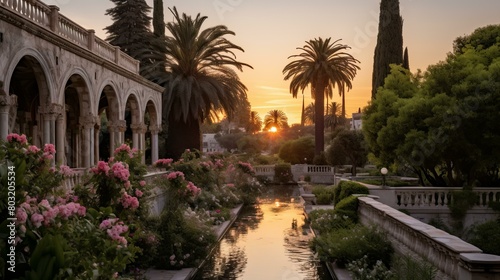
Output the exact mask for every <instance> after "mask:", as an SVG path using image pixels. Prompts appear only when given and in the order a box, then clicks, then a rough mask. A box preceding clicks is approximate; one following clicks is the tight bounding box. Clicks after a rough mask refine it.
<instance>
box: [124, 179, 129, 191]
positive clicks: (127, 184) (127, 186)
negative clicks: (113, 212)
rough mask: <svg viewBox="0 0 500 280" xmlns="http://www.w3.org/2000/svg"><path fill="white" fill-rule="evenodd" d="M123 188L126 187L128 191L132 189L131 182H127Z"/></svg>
mask: <svg viewBox="0 0 500 280" xmlns="http://www.w3.org/2000/svg"><path fill="white" fill-rule="evenodd" d="M123 186H124V187H125V189H126V190H128V189H129V188H130V181H127V182H125V184H123Z"/></svg>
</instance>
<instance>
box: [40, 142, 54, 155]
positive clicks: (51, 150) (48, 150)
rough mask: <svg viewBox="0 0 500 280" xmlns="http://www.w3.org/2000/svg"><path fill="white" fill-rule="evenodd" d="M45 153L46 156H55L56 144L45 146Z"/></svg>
mask: <svg viewBox="0 0 500 280" xmlns="http://www.w3.org/2000/svg"><path fill="white" fill-rule="evenodd" d="M43 152H44V153H45V154H50V155H55V154H56V148H55V147H54V144H45V146H44V147H43Z"/></svg>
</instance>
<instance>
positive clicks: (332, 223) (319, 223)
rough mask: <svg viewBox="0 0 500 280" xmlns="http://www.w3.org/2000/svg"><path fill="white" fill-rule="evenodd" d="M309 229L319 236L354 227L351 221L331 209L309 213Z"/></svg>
mask: <svg viewBox="0 0 500 280" xmlns="http://www.w3.org/2000/svg"><path fill="white" fill-rule="evenodd" d="M309 219H310V223H311V228H312V229H314V230H316V231H317V232H318V233H319V234H325V233H327V232H330V231H335V230H338V229H346V228H351V227H353V226H354V223H353V222H352V220H350V219H349V218H348V217H346V216H344V215H342V216H341V215H339V214H337V212H336V211H335V210H333V209H331V210H322V209H320V210H314V211H311V213H309Z"/></svg>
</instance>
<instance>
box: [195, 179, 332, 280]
mask: <svg viewBox="0 0 500 280" xmlns="http://www.w3.org/2000/svg"><path fill="white" fill-rule="evenodd" d="M296 195H298V192H297V188H296V187H289V186H288V187H286V186H273V187H270V191H269V193H268V194H266V195H265V196H263V197H262V198H261V199H259V203H258V204H256V205H252V206H248V207H246V208H244V209H243V210H242V213H241V214H240V217H239V218H238V219H237V220H236V222H235V223H234V225H233V226H232V227H231V228H230V229H229V231H228V232H227V233H226V235H225V237H224V238H223V239H222V241H221V242H220V244H219V246H218V247H217V248H216V249H215V253H214V254H213V256H212V258H211V259H210V260H208V262H207V263H206V265H205V266H204V267H202V269H201V270H200V271H199V272H198V274H197V276H196V277H197V278H196V279H221V280H222V279H224V280H226V279H248V280H260V279H266V280H268V279H269V280H271V279H280V280H302V279H307V280H313V279H321V280H327V279H328V280H329V279H331V278H330V276H329V273H328V271H327V269H326V268H325V267H324V266H323V265H322V264H321V263H320V262H319V261H318V260H317V259H316V258H315V257H314V252H313V251H311V249H310V248H309V240H310V239H311V238H312V234H311V233H310V232H309V229H308V228H307V227H303V225H304V215H303V210H302V206H301V205H300V203H299V202H298V198H297V196H296Z"/></svg>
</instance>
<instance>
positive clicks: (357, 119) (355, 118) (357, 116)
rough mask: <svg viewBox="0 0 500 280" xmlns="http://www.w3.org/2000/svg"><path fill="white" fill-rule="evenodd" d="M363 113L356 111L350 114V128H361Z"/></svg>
mask: <svg viewBox="0 0 500 280" xmlns="http://www.w3.org/2000/svg"><path fill="white" fill-rule="evenodd" d="M362 118H363V113H361V112H359V111H358V113H353V114H352V119H350V124H351V130H361V128H362V127H363V120H362Z"/></svg>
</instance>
